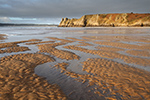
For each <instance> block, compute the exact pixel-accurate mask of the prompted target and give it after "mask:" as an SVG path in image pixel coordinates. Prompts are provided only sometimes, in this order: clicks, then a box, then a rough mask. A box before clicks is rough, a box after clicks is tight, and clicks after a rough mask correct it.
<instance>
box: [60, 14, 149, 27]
mask: <svg viewBox="0 0 150 100" xmlns="http://www.w3.org/2000/svg"><path fill="white" fill-rule="evenodd" d="M100 26H104V27H116V26H118V27H119V26H122V27H128V26H129V27H130V26H131V27H132V26H133V27H135V26H137V27H144V26H150V14H148V13H147V14H136V13H121V14H95V15H84V16H82V17H81V18H79V19H75V18H73V19H68V18H62V20H61V22H60V24H59V27H100Z"/></svg>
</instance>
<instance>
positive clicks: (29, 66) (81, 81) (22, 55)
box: [0, 28, 150, 100]
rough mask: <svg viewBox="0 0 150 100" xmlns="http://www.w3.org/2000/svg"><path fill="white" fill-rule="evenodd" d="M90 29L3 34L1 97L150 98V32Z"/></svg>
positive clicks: (28, 99)
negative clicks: (17, 37) (24, 36)
mask: <svg viewBox="0 0 150 100" xmlns="http://www.w3.org/2000/svg"><path fill="white" fill-rule="evenodd" d="M88 30H89V33H86V34H85V33H84V34H82V35H81V36H76V37H75V35H72V36H71V35H70V36H69V33H68V37H67V35H65V36H64V34H63V33H62V34H61V35H62V37H51V36H48V35H46V36H44V37H43V38H33V39H28V40H22V41H12V42H10V41H9V42H7V40H6V42H5V38H3V35H0V39H1V40H3V41H4V42H2V43H0V57H1V58H0V88H1V89H0V100H34V99H35V100H66V99H69V100H149V99H150V85H149V84H150V78H149V76H150V63H149V62H150V56H149V55H150V51H149V50H150V39H149V37H150V36H149V34H146V35H143V36H141V35H140V34H139V33H140V32H139V33H138V32H137V34H138V35H137V34H136V33H135V32H133V33H132V32H131V33H132V34H130V35H128V33H127V34H125V33H124V31H123V34H122V33H121V32H120V33H119V34H114V33H112V34H111V33H110V34H109V35H108V33H106V34H107V35H105V34H102V33H98V34H97V33H96V34H90V33H91V32H95V31H96V30H95V31H93V30H94V29H93V28H92V29H91V30H90V29H88ZM129 30H130V29H129ZM61 31H62V30H61ZM86 31H87V30H86ZM130 31H131V30H130ZM65 32H72V31H71V30H69V31H64V33H65ZM73 32H75V33H76V32H78V30H77V31H76V30H73ZM80 32H81V31H80ZM97 32H99V30H98V31H97ZM102 32H104V30H103V31H102ZM117 32H118V31H117ZM144 32H145V31H144ZM120 34H121V35H120ZM40 36H41V35H40ZM8 40H9V37H8ZM32 49H33V50H32ZM34 50H35V51H34ZM29 51H30V53H28V52H29ZM4 54H9V55H8V56H6V55H4Z"/></svg>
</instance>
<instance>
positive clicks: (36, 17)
mask: <svg viewBox="0 0 150 100" xmlns="http://www.w3.org/2000/svg"><path fill="white" fill-rule="evenodd" d="M130 12H134V13H150V0H0V23H39V24H59V22H60V21H61V18H62V17H67V18H80V17H81V16H83V15H87V14H103V13H130Z"/></svg>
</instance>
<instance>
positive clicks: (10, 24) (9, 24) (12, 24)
mask: <svg viewBox="0 0 150 100" xmlns="http://www.w3.org/2000/svg"><path fill="white" fill-rule="evenodd" d="M0 26H58V25H55V24H14V23H0Z"/></svg>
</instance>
